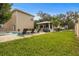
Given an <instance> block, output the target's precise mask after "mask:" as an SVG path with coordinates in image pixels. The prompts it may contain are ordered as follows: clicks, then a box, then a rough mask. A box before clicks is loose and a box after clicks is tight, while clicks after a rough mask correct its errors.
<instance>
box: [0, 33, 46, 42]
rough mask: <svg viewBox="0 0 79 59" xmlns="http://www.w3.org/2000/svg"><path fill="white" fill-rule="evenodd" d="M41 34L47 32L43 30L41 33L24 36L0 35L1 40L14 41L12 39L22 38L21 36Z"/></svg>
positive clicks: (30, 35)
mask: <svg viewBox="0 0 79 59" xmlns="http://www.w3.org/2000/svg"><path fill="white" fill-rule="evenodd" d="M41 34H45V33H44V32H41V33H35V34H29V35H24V36H16V35H5V36H0V42H6V41H12V40H17V39H21V38H28V37H32V36H37V35H41Z"/></svg>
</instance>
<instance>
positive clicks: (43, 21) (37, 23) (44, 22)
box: [37, 21, 51, 24]
mask: <svg viewBox="0 0 79 59" xmlns="http://www.w3.org/2000/svg"><path fill="white" fill-rule="evenodd" d="M44 23H51V22H50V21H43V22H39V23H37V24H44Z"/></svg>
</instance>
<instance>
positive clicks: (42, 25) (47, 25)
mask: <svg viewBox="0 0 79 59" xmlns="http://www.w3.org/2000/svg"><path fill="white" fill-rule="evenodd" d="M37 28H38V29H40V31H43V30H44V29H49V31H50V32H52V31H53V30H54V28H53V25H52V23H51V22H50V21H43V22H39V23H37Z"/></svg>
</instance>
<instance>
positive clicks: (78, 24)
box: [75, 18, 79, 37]
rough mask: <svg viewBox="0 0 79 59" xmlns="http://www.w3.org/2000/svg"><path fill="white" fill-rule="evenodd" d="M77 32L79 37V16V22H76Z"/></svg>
mask: <svg viewBox="0 0 79 59" xmlns="http://www.w3.org/2000/svg"><path fill="white" fill-rule="evenodd" d="M75 34H76V35H77V37H79V18H78V22H77V23H76V24H75Z"/></svg>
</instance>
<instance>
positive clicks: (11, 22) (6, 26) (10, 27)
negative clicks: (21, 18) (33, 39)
mask: <svg viewBox="0 0 79 59" xmlns="http://www.w3.org/2000/svg"><path fill="white" fill-rule="evenodd" d="M15 24H16V12H14V13H13V14H12V17H11V19H10V20H9V21H7V22H6V23H5V24H4V26H3V29H4V31H14V30H13V26H14V25H15Z"/></svg>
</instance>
